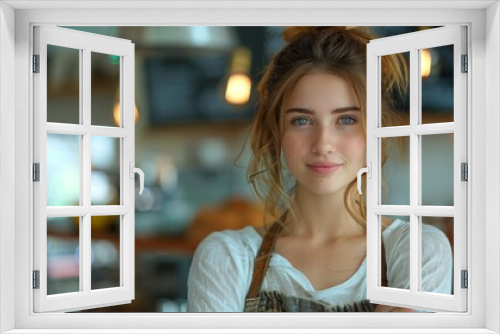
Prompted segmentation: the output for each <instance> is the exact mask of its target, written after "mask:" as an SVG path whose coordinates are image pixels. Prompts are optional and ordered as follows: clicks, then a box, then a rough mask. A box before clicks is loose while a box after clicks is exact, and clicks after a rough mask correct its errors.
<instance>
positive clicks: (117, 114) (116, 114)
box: [113, 102, 139, 126]
mask: <svg viewBox="0 0 500 334" xmlns="http://www.w3.org/2000/svg"><path fill="white" fill-rule="evenodd" d="M138 119H139V110H138V109H137V106H136V105H134V122H135V123H137V120H138ZM113 120H114V121H115V124H116V126H120V102H116V103H115V106H114V107H113Z"/></svg>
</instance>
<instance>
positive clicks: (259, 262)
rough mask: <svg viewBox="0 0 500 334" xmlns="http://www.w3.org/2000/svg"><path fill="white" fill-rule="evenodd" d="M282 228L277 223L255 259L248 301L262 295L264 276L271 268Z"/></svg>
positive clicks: (266, 236)
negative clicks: (275, 246) (271, 261)
mask: <svg viewBox="0 0 500 334" xmlns="http://www.w3.org/2000/svg"><path fill="white" fill-rule="evenodd" d="M282 228H283V227H282V226H281V224H280V223H279V222H275V223H274V224H273V225H272V226H271V228H270V229H269V230H268V231H267V233H266V235H265V236H264V239H263V240H262V244H261V245H260V248H259V251H258V252H257V257H256V258H255V264H254V269H253V276H252V282H251V283H250V289H248V293H247V296H246V298H247V299H248V298H257V296H258V295H259V293H260V289H261V288H262V282H263V281H264V276H265V275H266V272H267V267H268V266H269V261H270V260H271V256H272V252H273V251H274V245H275V244H276V239H277V236H278V235H279V234H280V233H281V230H282Z"/></svg>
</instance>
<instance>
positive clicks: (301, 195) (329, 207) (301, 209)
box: [287, 189, 365, 243]
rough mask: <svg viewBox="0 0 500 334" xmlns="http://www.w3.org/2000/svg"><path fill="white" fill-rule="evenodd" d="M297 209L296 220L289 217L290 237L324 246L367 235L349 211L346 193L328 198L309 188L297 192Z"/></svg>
mask: <svg viewBox="0 0 500 334" xmlns="http://www.w3.org/2000/svg"><path fill="white" fill-rule="evenodd" d="M294 210H295V213H296V217H294V216H293V215H291V214H290V215H288V217H287V221H289V223H290V225H289V226H290V227H291V229H290V235H293V236H297V237H298V236H300V237H305V238H308V239H310V240H311V241H312V242H318V243H322V242H329V241H332V240H334V239H337V238H342V237H353V236H361V235H364V234H365V231H364V229H363V228H362V227H361V226H359V225H358V224H357V223H356V221H355V220H354V219H353V218H352V217H351V216H350V215H349V214H348V212H347V209H346V207H345V205H344V191H338V192H336V193H335V194H331V195H328V196H325V195H317V194H314V193H311V192H310V191H308V190H307V189H296V193H295V201H294Z"/></svg>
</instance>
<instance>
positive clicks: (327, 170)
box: [306, 164, 342, 174]
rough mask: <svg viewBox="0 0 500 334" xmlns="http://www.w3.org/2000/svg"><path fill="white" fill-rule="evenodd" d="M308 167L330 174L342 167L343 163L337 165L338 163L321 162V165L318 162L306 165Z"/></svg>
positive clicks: (314, 170)
mask: <svg viewBox="0 0 500 334" xmlns="http://www.w3.org/2000/svg"><path fill="white" fill-rule="evenodd" d="M306 166H307V168H309V169H310V170H312V171H313V172H315V173H318V174H330V173H333V172H335V171H336V170H337V169H339V168H340V167H342V164H340V165H337V164H325V165H323V164H321V165H316V164H311V165H306Z"/></svg>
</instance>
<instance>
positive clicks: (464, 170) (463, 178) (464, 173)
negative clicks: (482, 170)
mask: <svg viewBox="0 0 500 334" xmlns="http://www.w3.org/2000/svg"><path fill="white" fill-rule="evenodd" d="M460 166H461V171H462V172H461V174H462V176H461V178H460V180H461V181H468V180H469V167H468V165H467V163H466V162H462V164H461V165H460Z"/></svg>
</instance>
